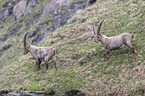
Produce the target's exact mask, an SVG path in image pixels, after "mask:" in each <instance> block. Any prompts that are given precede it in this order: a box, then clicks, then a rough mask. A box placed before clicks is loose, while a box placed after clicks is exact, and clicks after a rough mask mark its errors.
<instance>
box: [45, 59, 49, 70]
mask: <svg viewBox="0 0 145 96" xmlns="http://www.w3.org/2000/svg"><path fill="white" fill-rule="evenodd" d="M45 66H46V67H45V68H46V69H45V70H47V69H48V67H49V63H48V61H46V62H45Z"/></svg>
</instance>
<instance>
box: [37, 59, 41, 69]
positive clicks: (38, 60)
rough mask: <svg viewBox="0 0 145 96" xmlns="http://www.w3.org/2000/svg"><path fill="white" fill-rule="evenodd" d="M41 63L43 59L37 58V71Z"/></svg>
mask: <svg viewBox="0 0 145 96" xmlns="http://www.w3.org/2000/svg"><path fill="white" fill-rule="evenodd" d="M40 64H41V60H40V59H37V60H36V65H37V71H39V70H40Z"/></svg>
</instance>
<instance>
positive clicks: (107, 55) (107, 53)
mask: <svg viewBox="0 0 145 96" xmlns="http://www.w3.org/2000/svg"><path fill="white" fill-rule="evenodd" d="M109 55H110V49H107V51H106V58H105V61H107V60H108V59H109Z"/></svg>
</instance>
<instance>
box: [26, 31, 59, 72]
mask: <svg viewBox="0 0 145 96" xmlns="http://www.w3.org/2000/svg"><path fill="white" fill-rule="evenodd" d="M28 33H29V32H27V33H26V34H25V36H24V41H23V43H24V52H23V54H24V55H25V54H27V53H28V52H30V53H31V55H32V56H33V57H34V58H35V59H36V65H37V71H39V69H40V64H41V61H44V62H45V65H46V70H47V69H48V67H49V64H48V61H49V60H50V59H52V60H53V63H54V64H55V68H56V69H57V66H56V56H55V55H56V52H55V50H54V49H53V48H52V47H37V46H33V45H30V44H29V43H28V42H27V41H26V38H27V35H28Z"/></svg>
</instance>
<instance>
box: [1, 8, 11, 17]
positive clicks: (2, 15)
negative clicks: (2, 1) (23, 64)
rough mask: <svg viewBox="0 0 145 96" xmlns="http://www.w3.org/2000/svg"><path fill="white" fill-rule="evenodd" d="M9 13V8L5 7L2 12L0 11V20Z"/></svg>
mask: <svg viewBox="0 0 145 96" xmlns="http://www.w3.org/2000/svg"><path fill="white" fill-rule="evenodd" d="M8 15H9V10H8V9H5V11H4V12H2V13H0V20H2V19H3V18H6V17H7V16H8Z"/></svg>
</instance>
